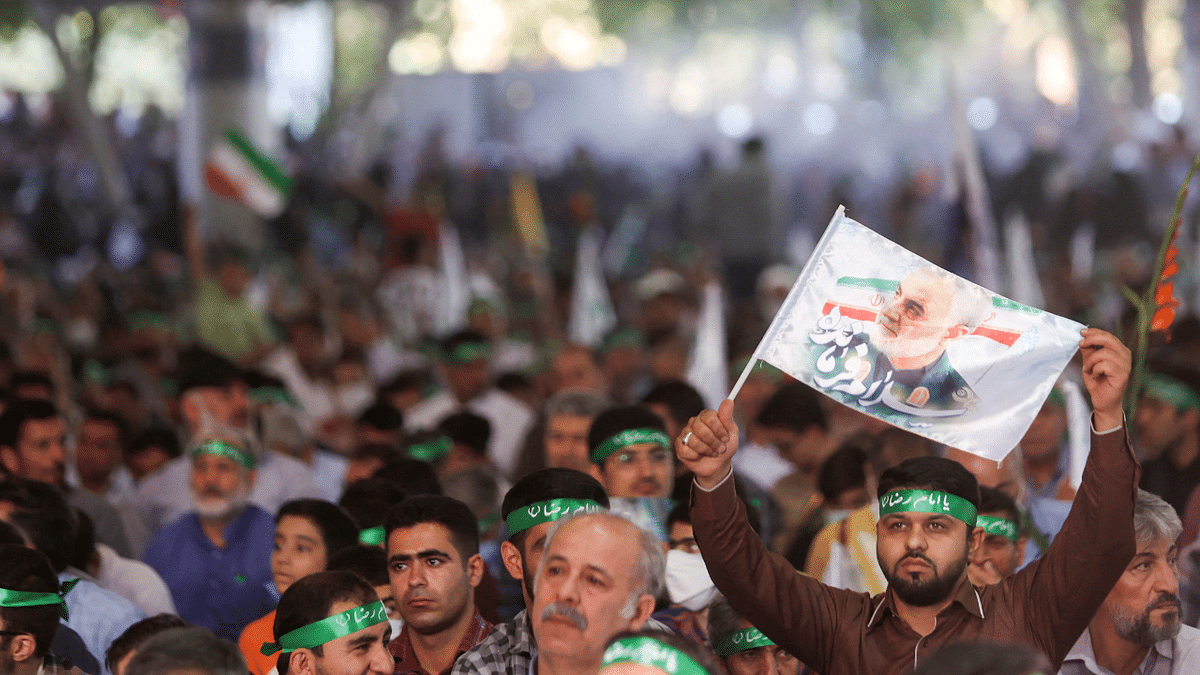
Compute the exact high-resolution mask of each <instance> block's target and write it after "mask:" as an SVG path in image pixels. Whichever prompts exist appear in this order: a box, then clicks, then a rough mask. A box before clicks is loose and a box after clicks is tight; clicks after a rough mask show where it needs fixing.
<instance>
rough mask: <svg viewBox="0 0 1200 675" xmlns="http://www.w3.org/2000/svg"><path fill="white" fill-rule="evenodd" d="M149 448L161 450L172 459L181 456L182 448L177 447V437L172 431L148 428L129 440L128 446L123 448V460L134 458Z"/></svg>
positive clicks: (163, 428) (161, 428) (162, 428)
mask: <svg viewBox="0 0 1200 675" xmlns="http://www.w3.org/2000/svg"><path fill="white" fill-rule="evenodd" d="M151 448H158V449H160V450H162V451H163V452H165V453H166V454H167V456H168V457H170V458H172V459H174V458H176V457H179V456H180V455H182V454H183V448H181V447H180V446H179V436H178V435H177V434H176V433H175V432H174V431H173V430H171V429H168V428H166V427H150V428H148V429H143V430H142V431H139V432H137V433H136V434H134V435H133V438H131V439H129V444H128V445H126V446H125V458H126V459H129V458H131V457H136V456H138V455H139V454H141V453H143V452H145V451H146V450H149V449H151Z"/></svg>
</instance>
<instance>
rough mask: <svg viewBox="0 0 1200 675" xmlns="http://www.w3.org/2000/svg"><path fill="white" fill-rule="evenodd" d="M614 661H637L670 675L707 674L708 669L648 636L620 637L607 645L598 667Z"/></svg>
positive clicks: (603, 666)
mask: <svg viewBox="0 0 1200 675" xmlns="http://www.w3.org/2000/svg"><path fill="white" fill-rule="evenodd" d="M614 663H639V664H641V665H643V666H650V667H652V668H658V669H660V670H664V671H666V672H668V673H670V675H708V671H707V670H705V669H704V667H703V666H701V665H700V664H699V663H696V661H695V660H694V659H692V657H690V656H688V655H687V654H684V653H683V652H681V651H679V650H678V649H676V648H674V647H672V646H670V645H666V644H663V643H662V642H659V641H658V640H655V639H654V638H649V637H627V638H621V639H620V640H617V641H616V642H614V643H612V644H611V645H609V646H608V649H605V650H604V658H603V659H601V660H600V667H601V668H605V667H607V666H610V665H612V664H614Z"/></svg>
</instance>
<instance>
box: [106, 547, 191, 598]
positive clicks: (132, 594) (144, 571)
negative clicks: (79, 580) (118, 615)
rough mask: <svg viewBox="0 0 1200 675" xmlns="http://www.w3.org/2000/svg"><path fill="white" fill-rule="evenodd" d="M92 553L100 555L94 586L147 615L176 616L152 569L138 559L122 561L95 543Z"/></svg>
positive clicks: (159, 580)
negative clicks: (135, 606)
mask: <svg viewBox="0 0 1200 675" xmlns="http://www.w3.org/2000/svg"><path fill="white" fill-rule="evenodd" d="M96 552H97V553H99V554H100V569H99V570H97V574H96V576H95V580H96V584H97V585H99V586H100V587H101V588H105V589H108V590H110V591H112V592H113V593H116V594H117V595H119V596H121V597H123V598H125V599H126V600H129V601H130V602H132V603H133V604H135V605H137V606H138V607H139V608H141V610H142V611H143V612H145V613H146V615H147V616H154V615H155V614H175V613H176V611H175V601H174V600H172V599H171V589H169V588H167V584H166V582H164V581H163V580H162V577H160V576H159V575H158V572H155V571H154V568H153V567H151V566H149V565H147V564H146V563H144V562H142V561H140V560H130V559H129V558H122V557H121V556H119V555H117V552H116V551H114V550H112V549H111V548H109V547H108V546H105V545H104V544H99V543H97V544H96Z"/></svg>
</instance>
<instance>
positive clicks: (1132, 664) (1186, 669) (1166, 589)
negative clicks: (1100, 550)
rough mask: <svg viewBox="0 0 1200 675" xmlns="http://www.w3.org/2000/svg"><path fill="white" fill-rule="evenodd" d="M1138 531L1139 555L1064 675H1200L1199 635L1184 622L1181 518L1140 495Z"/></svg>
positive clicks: (1142, 492) (1072, 655)
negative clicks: (1178, 541)
mask: <svg viewBox="0 0 1200 675" xmlns="http://www.w3.org/2000/svg"><path fill="white" fill-rule="evenodd" d="M1133 529H1134V534H1135V535H1136V537H1137V554H1136V555H1134V556H1133V560H1131V561H1129V564H1128V565H1127V566H1126V567H1125V573H1124V574H1122V575H1121V578H1120V579H1119V580H1118V581H1117V585H1116V586H1114V587H1113V589H1112V590H1111V591H1110V592H1109V594H1108V597H1107V598H1105V600H1104V604H1103V605H1101V607H1100V611H1098V612H1096V616H1095V617H1094V618H1093V619H1092V621H1091V623H1089V624H1088V627H1087V630H1085V631H1084V632H1083V635H1081V636H1080V637H1079V640H1078V641H1076V642H1075V646H1074V647H1071V651H1070V652H1068V653H1067V658H1066V659H1065V660H1064V661H1063V664H1062V669H1061V670H1059V673H1060V675H1129V674H1131V673H1138V674H1139V675H1169V674H1174V673H1200V630H1197V629H1195V628H1192V627H1191V626H1185V625H1183V624H1182V623H1181V620H1180V614H1181V607H1180V602H1179V569H1178V567H1177V565H1176V563H1177V560H1178V558H1179V551H1178V549H1177V548H1176V546H1175V540H1176V538H1178V537H1179V532H1180V531H1181V530H1182V529H1183V525H1182V524H1181V523H1180V521H1179V516H1178V515H1177V514H1176V513H1175V509H1173V508H1171V505H1170V504H1168V503H1166V502H1165V501H1163V500H1162V499H1161V498H1160V497H1157V496H1155V495H1152V494H1150V493H1149V492H1146V491H1145V490H1138V495H1137V503H1136V504H1135V506H1134V511H1133ZM1086 562H1087V561H1083V560H1081V561H1080V563H1081V564H1086Z"/></svg>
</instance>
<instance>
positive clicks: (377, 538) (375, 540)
mask: <svg viewBox="0 0 1200 675" xmlns="http://www.w3.org/2000/svg"><path fill="white" fill-rule="evenodd" d="M386 538H387V533H386V532H384V531H383V526H382V525H380V526H379V527H368V528H367V529H365V530H359V531H358V541H359V543H360V544H366V545H367V546H383V540H384V539H386Z"/></svg>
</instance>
